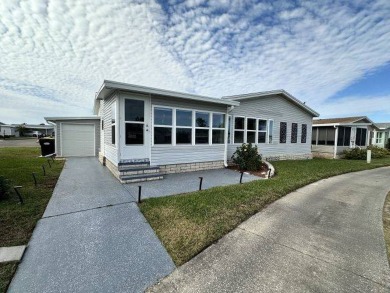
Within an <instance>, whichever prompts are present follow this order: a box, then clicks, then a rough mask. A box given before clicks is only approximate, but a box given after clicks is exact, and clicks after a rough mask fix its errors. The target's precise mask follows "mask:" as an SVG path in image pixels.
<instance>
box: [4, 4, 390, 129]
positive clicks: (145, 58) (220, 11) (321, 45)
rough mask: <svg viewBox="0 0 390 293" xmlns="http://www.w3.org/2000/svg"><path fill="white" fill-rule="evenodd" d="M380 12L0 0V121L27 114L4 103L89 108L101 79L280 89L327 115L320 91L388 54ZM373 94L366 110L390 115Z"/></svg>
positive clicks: (362, 7) (82, 111)
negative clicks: (12, 109) (380, 110)
mask: <svg viewBox="0 0 390 293" xmlns="http://www.w3.org/2000/svg"><path fill="white" fill-rule="evenodd" d="M389 14H390V2H388V1H370V2H369V3H368V2H367V3H366V2H353V3H349V2H333V1H321V2H320V3H314V2H310V1H300V2H298V4H294V5H293V4H292V3H290V2H287V1H270V2H264V1H262V2H260V3H256V2H254V1H250V0H245V1H243V0H225V1H201V0H193V1H184V2H182V1H175V0H172V1H168V2H164V3H159V2H155V1H152V0H148V1H129V2H127V1H126V2H125V1H119V0H117V1H116V0H115V1H108V2H107V1H76V0H67V1H62V0H48V1H41V0H36V1H35V0H34V1H33V0H28V1H23V0H22V1H11V0H7V1H2V2H0V55H1V58H0V104H1V105H2V106H1V108H0V121H5V122H20V121H19V120H20V119H22V118H21V117H26V116H25V115H22V114H21V112H20V111H19V112H18V111H16V112H15V111H10V109H11V108H12V107H13V105H15V104H17V105H18V107H20V109H22V110H23V112H24V113H26V112H30V113H31V115H30V114H29V116H28V117H29V119H31V120H32V121H27V122H34V121H36V122H38V121H41V118H42V116H48V115H50V116H51V115H65V114H69V113H70V115H76V114H79V115H87V114H90V113H91V112H90V111H91V110H90V109H91V108H92V105H93V98H94V94H95V91H96V90H97V89H98V88H99V86H100V85H101V83H102V81H103V79H112V80H117V81H122V82H129V83H135V84H141V85H146V86H153V87H160V88H165V89H171V90H178V91H190V92H194V93H198V94H203V95H211V96H215V97H220V96H223V95H232V94H240V93H246V92H255V91H262V90H271V89H276V88H284V89H286V90H287V91H289V92H291V93H292V94H294V95H295V96H297V97H298V98H300V99H302V100H304V101H306V102H307V104H309V105H310V106H313V107H318V109H317V108H316V110H318V111H319V112H321V113H322V114H325V115H328V114H329V113H335V112H334V111H335V109H336V108H337V107H336V106H335V105H336V104H335V102H334V101H332V100H331V101H329V100H328V98H329V97H331V96H332V95H334V94H335V93H337V92H338V91H340V90H341V89H343V88H345V87H347V86H348V85H350V84H352V83H353V82H355V81H356V80H358V79H360V78H362V77H363V76H364V75H365V74H367V72H370V71H372V70H375V68H378V67H379V66H381V65H383V64H385V63H386V62H389V61H390V57H389V55H388V52H389V51H390V30H389V27H390V19H389V18H388V15H389ZM384 98H386V97H380V98H373V100H372V101H373V102H372V103H371V105H373V106H370V107H366V108H365V109H366V111H372V113H374V112H375V111H377V110H376V109H378V108H379V109H382V111H388V112H387V113H389V114H390V110H389V109H384V108H383V107H382V105H381V104H379V103H380V102H383V99H384ZM363 100H364V99H362V98H361V97H354V98H352V97H348V98H345V99H344V100H342V101H337V103H340V104H341V103H344V104H345V105H346V106H348V107H349V111H353V110H355V111H360V108H359V107H358V106H355V107H354V106H353V103H352V102H347V101H363ZM20 101H23V103H20ZM38 103H39V105H38ZM344 104H342V105H344ZM37 105H38V106H37ZM376 107H377V108H376ZM350 113H351V112H348V113H345V114H346V115H348V114H350ZM343 115H344V114H343Z"/></svg>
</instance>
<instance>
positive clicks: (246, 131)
mask: <svg viewBox="0 0 390 293" xmlns="http://www.w3.org/2000/svg"><path fill="white" fill-rule="evenodd" d="M248 119H253V120H255V129H253V130H248ZM257 129H258V119H257V118H256V117H245V134H244V142H245V143H249V142H248V132H254V133H255V142H253V143H252V144H257Z"/></svg>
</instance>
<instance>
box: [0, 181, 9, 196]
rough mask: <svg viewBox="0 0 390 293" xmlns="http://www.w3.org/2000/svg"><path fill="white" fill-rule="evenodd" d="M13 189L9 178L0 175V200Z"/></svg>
mask: <svg viewBox="0 0 390 293" xmlns="http://www.w3.org/2000/svg"><path fill="white" fill-rule="evenodd" d="M10 190H11V185H10V183H9V180H7V179H6V178H5V177H4V176H0V200H1V199H5V198H6V197H7V196H8V194H9V191H10Z"/></svg>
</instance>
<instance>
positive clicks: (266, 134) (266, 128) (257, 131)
mask: <svg viewBox="0 0 390 293" xmlns="http://www.w3.org/2000/svg"><path fill="white" fill-rule="evenodd" d="M260 120H261V121H265V130H259V121H260ZM259 132H261V133H265V142H259ZM267 137H268V120H267V119H263V118H257V119H256V144H266V143H268V138H267Z"/></svg>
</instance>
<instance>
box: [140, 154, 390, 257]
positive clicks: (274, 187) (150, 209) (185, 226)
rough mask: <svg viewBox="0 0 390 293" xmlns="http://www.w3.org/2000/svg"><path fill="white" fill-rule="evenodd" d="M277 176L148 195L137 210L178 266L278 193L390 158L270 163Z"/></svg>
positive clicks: (383, 163)
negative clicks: (238, 183)
mask: <svg viewBox="0 0 390 293" xmlns="http://www.w3.org/2000/svg"><path fill="white" fill-rule="evenodd" d="M273 165H274V166H275V168H276V171H277V175H276V177H274V178H273V179H271V180H261V181H255V182H250V183H246V184H242V185H231V186H227V187H216V188H212V189H208V190H204V191H200V192H193V193H189V194H185V195H177V196H169V197H161V198H151V199H146V200H145V201H143V203H142V204H141V205H140V208H141V211H142V212H143V214H144V215H145V217H146V218H147V220H148V221H149V223H150V224H151V226H152V227H153V229H154V230H155V232H156V233H157V235H158V237H159V238H160V240H161V241H162V242H163V244H164V245H165V247H166V249H167V250H168V252H169V254H170V255H171V256H172V258H173V260H174V262H175V263H176V265H181V264H183V263H185V262H187V261H188V260H190V259H191V258H192V257H194V256H195V255H196V254H198V253H199V252H201V251H202V250H204V249H205V248H206V247H208V246H209V245H211V244H212V243H213V242H215V241H217V240H218V239H220V238H221V237H222V236H223V235H225V234H226V233H228V232H229V231H231V230H232V229H234V228H235V227H237V225H239V224H240V223H242V222H243V221H244V220H246V219H248V218H249V217H250V216H251V215H253V214H255V213H257V212H259V211H260V210H261V209H263V208H264V207H265V206H266V205H268V204H270V203H272V202H273V201H275V200H277V199H279V198H280V197H282V196H284V195H286V194H288V193H290V192H291V191H294V190H296V189H298V188H299V187H302V186H304V185H307V184H309V183H312V182H315V181H318V180H320V179H323V178H327V177H330V176H335V175H339V174H343V173H347V172H353V171H359V170H364V169H372V168H377V167H382V166H390V157H387V158H384V159H374V160H373V161H372V163H371V164H367V163H366V162H365V161H352V160H327V159H313V160H304V161H279V162H273Z"/></svg>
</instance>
